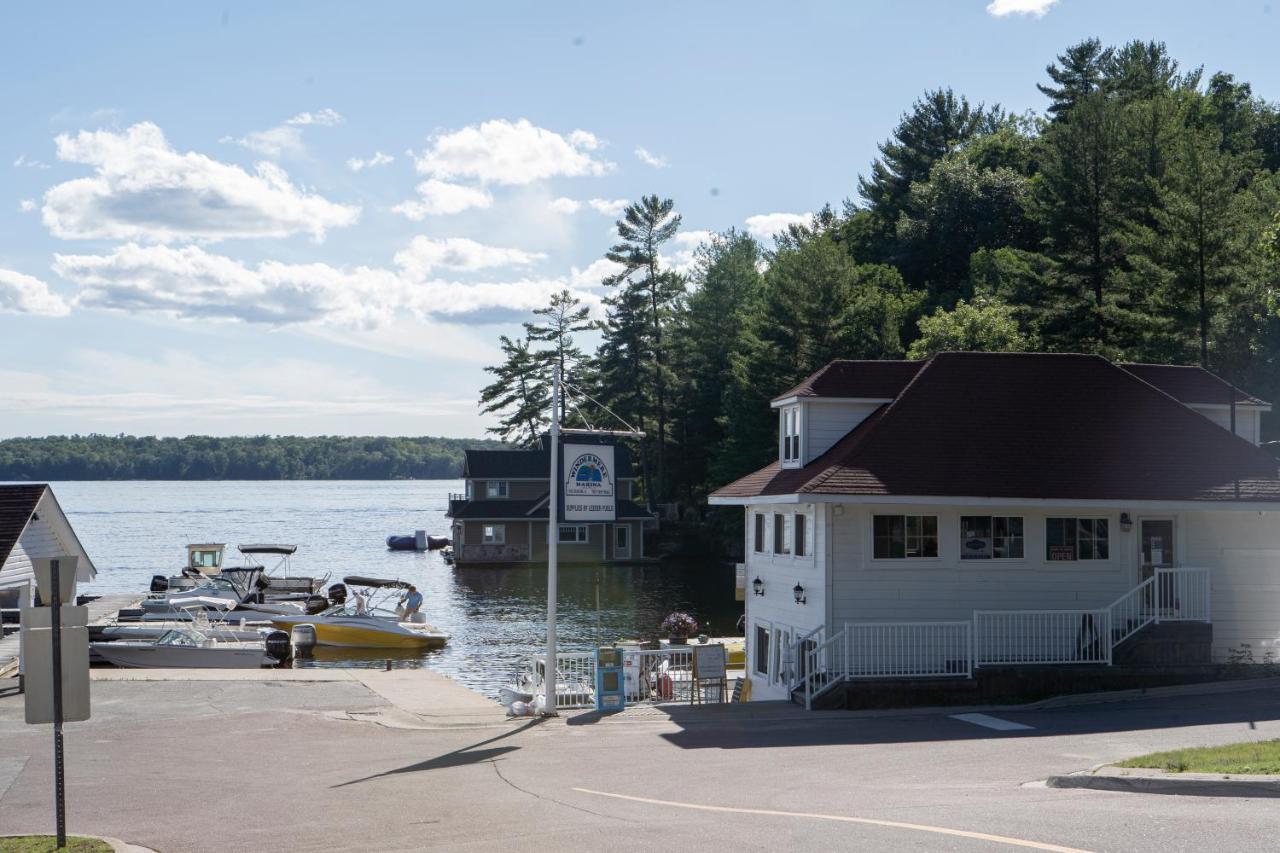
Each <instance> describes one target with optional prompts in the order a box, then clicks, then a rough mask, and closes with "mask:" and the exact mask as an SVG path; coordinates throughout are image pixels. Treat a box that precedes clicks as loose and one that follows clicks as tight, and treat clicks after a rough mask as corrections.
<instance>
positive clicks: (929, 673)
mask: <svg viewBox="0 0 1280 853" xmlns="http://www.w3.org/2000/svg"><path fill="white" fill-rule="evenodd" d="M842 633H843V634H844V635H845V644H846V652H845V660H846V661H847V668H846V672H847V674H848V677H849V678H933V677H955V676H965V677H969V676H971V675H972V674H973V623H972V622H848V623H845V626H844V631H843V632H842Z"/></svg>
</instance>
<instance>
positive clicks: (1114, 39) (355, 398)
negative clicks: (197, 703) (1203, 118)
mask: <svg viewBox="0 0 1280 853" xmlns="http://www.w3.org/2000/svg"><path fill="white" fill-rule="evenodd" d="M1090 36H1097V37H1099V38H1101V39H1102V40H1103V41H1104V42H1105V43H1111V44H1118V43H1122V42H1124V41H1127V40H1130V39H1133V38H1142V39H1157V40H1162V41H1165V42H1167V44H1168V46H1169V48H1170V50H1171V52H1172V53H1173V55H1174V56H1175V57H1177V58H1178V59H1179V60H1180V62H1181V63H1182V64H1183V66H1184V67H1195V66H1201V65H1203V66H1204V67H1205V69H1206V72H1213V71H1218V70H1225V71H1229V72H1231V73H1234V74H1235V75H1236V76H1237V77H1238V78H1240V79H1243V80H1247V81H1249V82H1251V83H1252V84H1253V87H1254V92H1255V93H1256V94H1258V95H1261V96H1263V97H1266V98H1268V99H1269V100H1280V65H1278V64H1277V63H1276V62H1275V61H1274V56H1275V45H1276V44H1277V43H1280V10H1273V8H1272V3H1271V2H1260V0H1250V2H1229V1H1228V2H1215V3H1208V2H1204V3H1192V2H1172V0H1162V2H1148V1H1147V0H1124V2H1117V0H1111V2H1104V1H1103V0H936V2H933V1H932V0H884V2H873V0H864V2H829V3H819V2H794V3H787V4H779V3H776V2H769V3H762V2H753V1H752V0H737V2H731V3H730V2H723V3H720V2H715V3H713V2H706V3H701V2H700V3H687V2H686V3H665V2H652V3H647V4H636V3H631V4H625V5H624V4H601V3H589V2H581V3H574V2H563V3H539V4H534V3H514V2H513V3H423V2H416V3H393V2H384V3H368V4H355V3H345V4H341V3H319V2H308V3H283V2H281V3H271V4H260V3H217V4H204V3H197V2H192V3H182V4H172V3H170V4H161V3H143V2H135V3H128V4H114V3H110V4H109V3H82V4H69V3H58V2H41V3H19V2H13V3H6V4H5V5H4V7H3V9H2V10H0V127H2V128H3V132H2V133H0V437H7V436H20V435H50V434H70V433H81V434H83V433H90V432H102V433H108V434H115V433H128V434H145V435H151V434H155V435H188V434H212V435H239V434H301V435H321V434H347V435H367V434H385V435H448V436H480V435H482V434H483V432H484V430H485V428H486V427H487V426H490V425H492V423H493V421H492V419H491V418H489V417H487V416H484V415H482V414H481V413H480V412H479V410H478V405H477V402H476V400H477V396H478V390H479V388H480V387H482V386H483V385H484V384H485V382H486V380H487V378H488V377H487V374H486V373H485V372H484V367H485V366H486V365H490V364H494V363H496V362H497V361H498V360H499V358H500V355H499V351H498V337H499V335H502V334H515V333H518V331H519V323H520V322H521V321H522V320H526V319H529V318H530V312H531V311H532V309H534V308H536V307H538V306H540V305H542V304H544V303H545V301H546V299H547V297H548V295H549V294H551V293H553V292H555V291H558V290H560V289H562V288H566V287H567V288H569V289H571V290H573V291H574V292H575V294H577V295H578V296H579V297H580V298H581V299H583V300H584V302H586V303H587V304H589V305H591V306H592V307H593V310H595V311H597V312H598V311H599V310H600V300H601V298H602V297H603V296H604V295H606V294H605V291H604V289H603V287H602V286H601V284H600V282H601V279H602V278H603V277H604V275H607V274H608V272H609V271H610V270H609V265H608V263H607V262H605V261H603V260H602V257H603V254H604V252H605V250H606V249H607V248H608V246H609V245H610V243H611V238H612V236H613V235H612V232H613V222H614V220H615V218H616V217H617V214H618V212H619V210H620V209H621V208H622V206H624V205H625V203H626V201H627V200H631V199H635V198H637V197H639V196H641V195H643V194H648V193H657V194H660V195H662V196H664V197H671V198H673V199H675V201H676V205H677V210H678V211H680V213H681V214H682V215H683V234H682V236H681V238H679V239H678V240H677V241H675V242H674V243H673V244H671V245H670V246H669V247H668V248H667V250H666V251H665V255H664V256H665V259H666V261H667V262H668V263H670V264H672V265H674V266H676V267H685V266H687V265H688V264H689V263H690V262H691V258H692V252H693V249H694V248H695V247H696V245H697V243H698V242H699V241H700V240H701V239H702V238H703V237H705V236H706V234H708V233H709V232H713V231H722V230H724V229H727V228H730V227H735V228H738V229H746V230H749V231H751V232H752V233H754V234H756V235H757V236H759V237H760V238H761V239H762V240H763V241H765V243H766V245H771V241H772V236H771V235H772V234H773V233H775V232H776V231H777V230H779V229H781V228H782V227H784V226H785V225H786V224H788V223H789V222H793V221H798V220H800V221H802V220H803V218H804V217H806V216H807V214H809V213H811V212H812V211H814V210H817V209H819V208H821V207H822V205H824V204H828V203H830V204H833V205H836V206H839V205H840V204H841V203H842V202H843V200H844V199H846V198H851V197H856V187H857V179H858V175H859V174H862V173H865V172H866V171H867V170H868V168H869V165H870V163H871V161H872V159H873V158H874V157H875V155H876V145H877V143H879V142H880V141H882V140H883V139H884V138H885V137H886V136H887V135H888V133H889V132H890V131H891V129H892V128H893V126H894V124H895V123H896V121H897V119H898V117H899V116H900V115H901V114H902V112H903V111H904V110H905V109H907V108H908V107H909V105H910V104H911V102H912V101H913V100H914V99H915V98H916V97H918V96H919V95H921V94H922V93H923V92H924V91H926V90H928V89H931V88H935V87H938V86H951V87H953V88H954V89H955V90H956V91H957V92H958V93H962V94H964V95H966V96H967V97H968V98H969V99H970V100H972V101H975V102H979V101H981V102H985V103H987V104H993V103H999V104H1000V105H1001V106H1003V107H1004V108H1005V109H1007V110H1009V111H1012V112H1019V113H1020V112H1024V111H1027V110H1035V111H1040V110H1043V108H1044V105H1045V101H1044V98H1043V96H1042V95H1041V94H1040V93H1039V92H1038V91H1037V90H1036V88H1035V83H1037V82H1041V81H1043V80H1044V79H1045V75H1044V67H1045V65H1046V64H1048V63H1049V62H1052V61H1053V59H1054V57H1055V56H1056V55H1057V54H1059V53H1061V52H1062V51H1063V50H1065V49H1066V47H1068V46H1069V45H1071V44H1074V43H1076V42H1078V41H1080V40H1082V39H1084V38H1087V37H1090Z"/></svg>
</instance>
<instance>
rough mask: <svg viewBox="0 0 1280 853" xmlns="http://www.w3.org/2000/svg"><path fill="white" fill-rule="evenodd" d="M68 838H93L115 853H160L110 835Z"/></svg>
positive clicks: (83, 834)
mask: <svg viewBox="0 0 1280 853" xmlns="http://www.w3.org/2000/svg"><path fill="white" fill-rule="evenodd" d="M47 834H48V833H42V832H22V833H16V834H6V835H0V839H3V838H17V837H20V836H22V835H47ZM67 837H68V838H91V839H93V840H94V841H105V842H106V843H107V844H110V845H111V849H112V850H113V851H115V853H158V851H155V850H152V849H151V848H150V847H143V846H142V845H140V844H130V843H129V842H127V841H121V840H120V839H119V838H112V837H110V836H108V835H89V834H88V833H86V832H68V833H67Z"/></svg>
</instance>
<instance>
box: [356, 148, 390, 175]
mask: <svg viewBox="0 0 1280 853" xmlns="http://www.w3.org/2000/svg"><path fill="white" fill-rule="evenodd" d="M395 159H396V158H395V157H392V156H391V155H390V154H383V153H382V152H381V151H375V152H373V156H372V157H370V158H369V159H368V160H361V159H360V158H359V157H352V158H351V159H350V160H348V161H347V168H348V169H350V170H351V171H353V172H359V171H362V170H364V169H375V168H377V167H378V166H386V165H387V164H389V163H393V162H395Z"/></svg>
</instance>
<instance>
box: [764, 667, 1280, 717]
mask: <svg viewBox="0 0 1280 853" xmlns="http://www.w3.org/2000/svg"><path fill="white" fill-rule="evenodd" d="M1275 688H1280V677H1267V678H1244V679H1236V680H1234V681H1198V682H1196V683H1194V684H1170V685H1167V686H1164V687H1139V688H1135V689H1132V690H1104V691H1100V692H1097V693H1068V694H1065V695H1062V696H1051V697H1049V698H1048V699H1039V700H1037V701H1035V702H1027V703H1024V704H1022V705H931V706H925V707H917V708H862V709H857V710H848V711H846V710H842V709H838V708H837V709H834V710H832V711H831V713H833V714H844V715H847V716H851V717H902V716H919V715H926V714H928V715H933V714H946V715H950V714H968V713H975V712H990V713H999V712H1001V711H1003V712H1005V713H1009V712H1014V711H1051V710H1054V709H1055V708H1072V707H1076V706H1079V705H1105V704H1108V703H1112V702H1132V701H1134V700H1137V699H1168V698H1176V697H1178V696H1211V695H1213V694H1216V693H1243V692H1245V691H1249V690H1267V689H1275ZM779 701H781V702H785V701H786V700H779Z"/></svg>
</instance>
